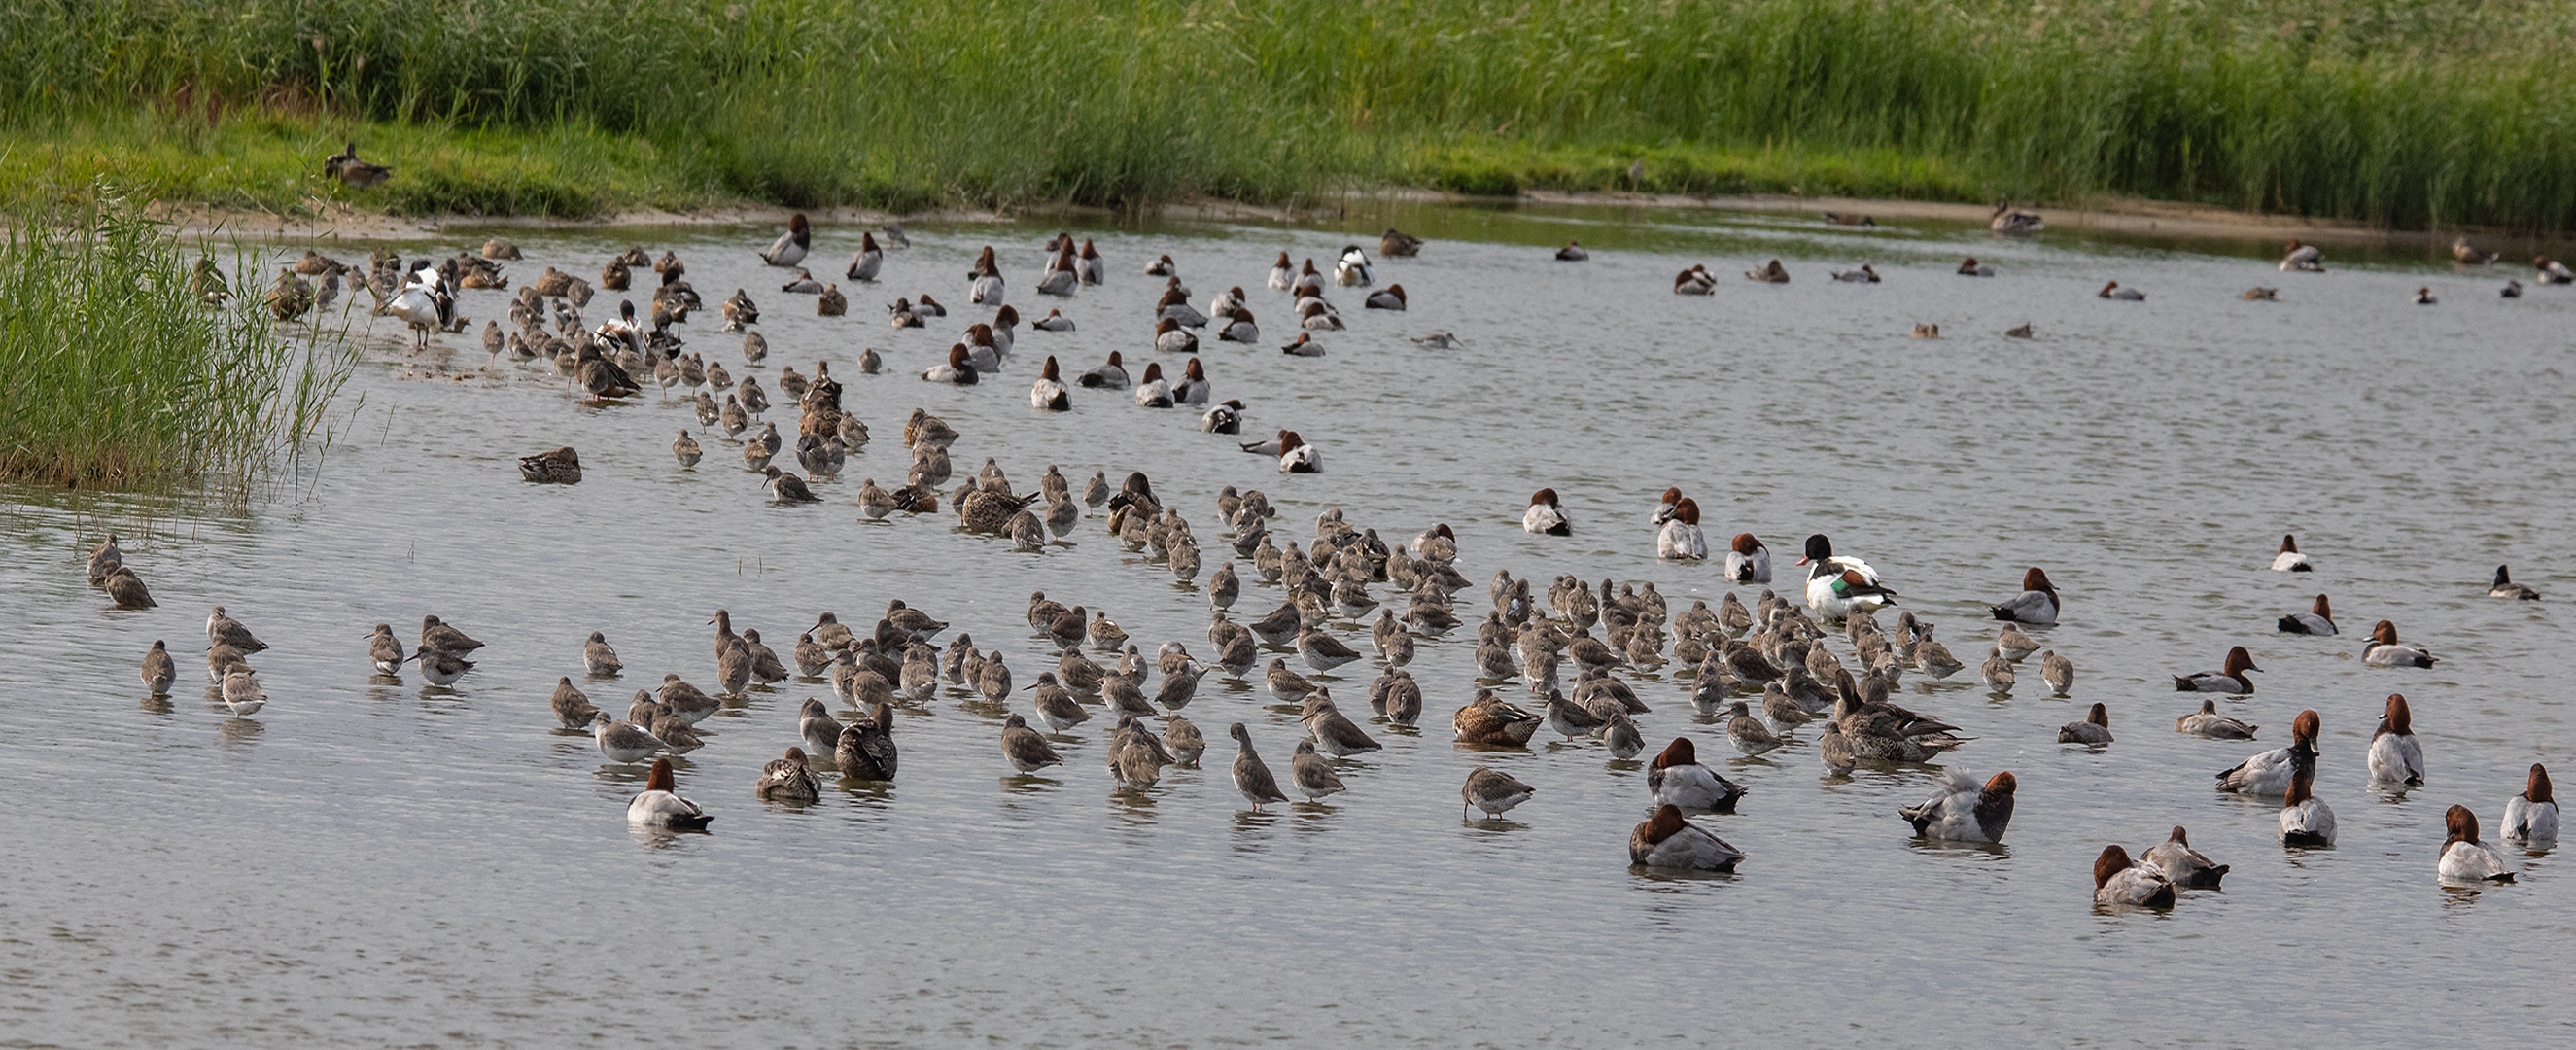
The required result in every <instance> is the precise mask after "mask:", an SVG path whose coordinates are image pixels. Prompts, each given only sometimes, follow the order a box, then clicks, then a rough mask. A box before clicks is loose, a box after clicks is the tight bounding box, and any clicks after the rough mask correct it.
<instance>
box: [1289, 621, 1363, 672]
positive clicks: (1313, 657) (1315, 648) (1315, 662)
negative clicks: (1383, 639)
mask: <svg viewBox="0 0 2576 1050" xmlns="http://www.w3.org/2000/svg"><path fill="white" fill-rule="evenodd" d="M1297 655H1299V656H1302V657H1305V658H1306V666H1308V667H1312V668H1314V669H1315V670H1318V671H1330V670H1332V669H1333V668H1336V667H1340V666H1342V665H1343V664H1346V663H1350V662H1352V661H1354V660H1357V659H1359V658H1360V654H1359V653H1358V652H1357V651H1356V650H1353V649H1352V648H1351V647H1350V646H1348V645H1346V644H1343V642H1342V640H1341V639H1339V638H1335V637H1333V636H1332V635H1329V634H1325V633H1324V632H1323V631H1320V630H1317V629H1316V628H1315V627H1314V626H1313V625H1311V624H1309V625H1307V626H1306V628H1305V629H1304V630H1301V631H1299V632H1297Z"/></svg>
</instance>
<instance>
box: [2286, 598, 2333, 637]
mask: <svg viewBox="0 0 2576 1050" xmlns="http://www.w3.org/2000/svg"><path fill="white" fill-rule="evenodd" d="M2281 633H2283V634H2334V633H2336V631H2335V623H2334V606H2332V605H2328V604H2327V603H2326V596H2325V595H2322V594H2320V595H2317V600H2316V602H2315V603H2314V604H2312V605H2309V606H2308V611H2306V612H2303V613H2291V614H2290V615H2288V616H2284V617H2281Z"/></svg>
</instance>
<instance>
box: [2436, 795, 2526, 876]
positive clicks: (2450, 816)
mask: <svg viewBox="0 0 2576 1050" xmlns="http://www.w3.org/2000/svg"><path fill="white" fill-rule="evenodd" d="M2442 826H2443V827H2444V828H2445V829H2446V830H2448V831H2449V832H2450V837H2449V838H2446V839H2443V840H2442V859H2441V861H2440V862H2439V863H2438V864H2436V865H2435V867H2434V870H2435V871H2436V872H2437V873H2439V874H2440V875H2441V877H2442V878H2443V879H2445V880H2447V881H2451V882H2512V881H2513V869H2511V868H2508V867H2506V866H2505V863H2504V854H2503V853H2501V852H2498V851H2497V850H2496V848H2495V847H2493V846H2490V845H2487V844H2486V843H2483V842H2480V841H2478V815H2477V814H2475V813H2471V812H2469V807H2467V806H2453V807H2451V808H2450V809H2449V810H2447V811H2445V812H2444V813H2443V814H2442Z"/></svg>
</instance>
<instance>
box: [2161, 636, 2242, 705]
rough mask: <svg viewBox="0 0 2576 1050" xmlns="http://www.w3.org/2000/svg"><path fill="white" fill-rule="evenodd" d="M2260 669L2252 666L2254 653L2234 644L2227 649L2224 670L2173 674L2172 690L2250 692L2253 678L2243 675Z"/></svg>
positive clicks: (2186, 691)
mask: <svg viewBox="0 0 2576 1050" xmlns="http://www.w3.org/2000/svg"><path fill="white" fill-rule="evenodd" d="M2260 670H2262V668H2260V667H2256V666H2254V654H2252V653H2249V652H2246V651H2245V647H2244V646H2241V645H2240V646H2236V647H2234V648H2232V649H2229V650H2227V669H2226V670H2223V671H2202V672H2200V673H2198V674H2194V675H2189V676H2184V675H2175V676H2174V692H2177V693H2240V694H2241V693H2251V692H2253V691H2254V680H2253V679H2251V678H2247V677H2245V672H2247V671H2260Z"/></svg>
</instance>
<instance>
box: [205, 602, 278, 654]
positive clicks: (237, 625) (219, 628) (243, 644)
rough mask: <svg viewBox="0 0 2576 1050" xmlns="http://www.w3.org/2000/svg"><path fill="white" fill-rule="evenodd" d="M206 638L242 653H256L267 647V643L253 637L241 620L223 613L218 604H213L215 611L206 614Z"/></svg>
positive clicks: (222, 608) (221, 607)
mask: <svg viewBox="0 0 2576 1050" xmlns="http://www.w3.org/2000/svg"><path fill="white" fill-rule="evenodd" d="M206 640H207V641H209V642H222V643H224V644H225V645H229V646H232V647H233V648H235V649H239V650H241V651H242V652H244V653H256V652H260V651H262V650H265V649H267V648H268V643H266V642H263V641H260V640H259V639H258V638H256V637H253V636H252V635H251V633H250V628H247V627H244V626H242V625H241V621H239V620H236V619H233V618H232V617H230V616H226V615H224V607H223V606H220V605H218V606H215V611H214V612H212V613H209V614H207V616H206Z"/></svg>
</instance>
